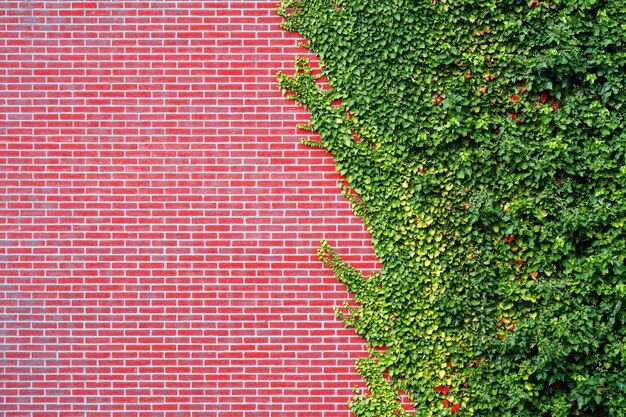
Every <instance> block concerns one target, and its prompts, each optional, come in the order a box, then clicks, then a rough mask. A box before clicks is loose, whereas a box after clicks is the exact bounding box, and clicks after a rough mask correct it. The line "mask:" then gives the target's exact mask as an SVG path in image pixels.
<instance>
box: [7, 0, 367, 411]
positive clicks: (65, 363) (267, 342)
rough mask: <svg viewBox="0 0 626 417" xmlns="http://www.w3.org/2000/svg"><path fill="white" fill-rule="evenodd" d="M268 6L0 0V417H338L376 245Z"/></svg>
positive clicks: (291, 39) (238, 1) (357, 350)
mask: <svg viewBox="0 0 626 417" xmlns="http://www.w3.org/2000/svg"><path fill="white" fill-rule="evenodd" d="M276 2H277V0H272V1H252V0H251V1H244V0H231V1H217V0H210V1H166V0H152V1H148V0H144V1H105V0H103V1H61V0H49V1H34V0H32V1H19V2H18V1H9V0H3V1H1V2H0V368H1V370H0V414H1V415H6V416H10V417H16V416H38V415H42V416H43V415H45V416H48V415H60V416H105V415H106V416H109V415H119V416H160V415H168V416H169V415H176V416H177V415H180V416H184V415H197V416H207V417H210V416H224V417H227V416H242V415H244V416H259V417H260V416H296V415H298V416H326V417H329V416H343V417H346V416H349V415H350V413H349V411H348V407H347V402H348V401H349V399H350V397H351V396H352V392H351V387H352V386H353V385H354V384H356V383H358V381H359V376H358V375H357V374H356V372H355V370H354V361H355V360H356V358H358V357H360V356H365V344H364V342H363V341H362V340H360V339H359V338H357V337H356V336H354V335H353V332H352V331H351V330H346V329H344V328H343V325H342V324H341V323H340V322H339V321H338V320H337V319H336V318H335V317H334V314H333V311H332V308H333V306H335V305H340V304H341V302H342V301H343V300H344V299H346V298H348V294H347V293H346V291H345V288H344V287H343V286H342V285H340V284H338V283H337V282H336V281H335V278H334V277H333V276H332V274H331V272H330V271H329V270H327V269H325V268H324V267H323V266H322V265H321V263H320V262H319V261H318V260H317V258H316V256H315V251H316V249H317V248H318V246H319V240H320V239H322V238H326V239H328V240H329V241H330V242H331V243H332V244H333V246H334V247H335V248H336V249H337V250H338V251H339V252H340V253H341V254H342V255H344V256H345V258H346V259H347V260H350V261H351V262H352V263H353V264H354V265H356V266H357V267H359V268H360V269H362V270H364V271H371V270H374V269H376V268H377V267H378V265H377V263H376V260H375V258H374V256H373V254H372V252H371V249H370V241H369V235H368V233H367V232H366V230H365V229H364V227H363V225H362V223H361V222H360V221H359V220H358V219H356V218H355V217H354V215H353V214H352V212H351V210H350V208H349V205H348V203H347V202H346V201H345V200H344V199H343V198H342V197H341V196H340V194H339V191H338V188H337V181H338V180H339V179H340V178H339V176H338V174H337V173H335V171H334V166H333V164H332V160H331V158H330V157H329V156H328V155H327V154H326V153H325V152H323V151H321V150H313V149H309V148H306V147H303V146H301V145H299V144H298V142H297V139H298V138H299V137H300V136H302V135H303V134H305V132H299V131H297V129H296V127H295V125H296V123H298V122H305V121H306V120H307V119H308V116H307V114H306V113H305V111H304V110H303V109H301V108H299V107H297V106H295V105H294V104H293V103H292V102H290V101H288V100H286V99H285V98H284V97H283V96H282V95H281V93H280V91H278V89H277V87H276V82H275V74H276V71H278V70H283V71H286V72H290V71H292V68H293V61H294V58H295V57H296V56H297V55H305V54H306V51H305V50H304V49H302V48H300V47H299V46H298V45H297V43H298V38H297V36H296V35H294V34H289V33H285V32H283V31H282V30H280V29H279V23H280V19H279V18H278V17H277V16H276V15H275V12H274V9H275V7H276Z"/></svg>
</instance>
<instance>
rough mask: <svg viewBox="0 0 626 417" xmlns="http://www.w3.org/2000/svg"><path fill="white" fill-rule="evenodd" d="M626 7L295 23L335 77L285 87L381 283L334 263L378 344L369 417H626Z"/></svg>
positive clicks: (360, 327) (443, 3)
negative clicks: (338, 181)
mask: <svg viewBox="0 0 626 417" xmlns="http://www.w3.org/2000/svg"><path fill="white" fill-rule="evenodd" d="M625 7H626V4H625V3H624V1H623V0H523V1H520V0H507V1H503V0H488V1H484V0H481V1H478V0H457V1H452V0H387V1H379V0H283V2H282V3H281V5H280V6H279V8H278V13H279V14H280V15H281V16H283V17H284V19H285V20H284V24H283V26H284V28H285V29H286V30H289V31H296V32H298V33H299V34H301V35H302V37H303V38H304V39H305V42H304V43H303V44H304V45H305V46H306V47H307V48H308V49H310V50H311V51H313V52H314V53H315V54H317V55H318V56H319V58H320V69H321V73H320V75H315V74H316V72H319V71H313V69H312V68H311V66H310V65H309V63H308V61H307V60H305V59H302V58H300V59H298V60H297V61H296V70H295V74H294V75H293V76H287V75H285V74H279V75H278V82H279V85H280V87H281V88H282V89H283V90H284V91H285V92H287V93H288V97H290V98H292V99H294V100H296V101H297V102H299V103H300V104H302V105H304V106H306V107H307V108H308V109H309V110H310V113H311V121H310V125H308V126H306V127H307V128H308V129H310V130H313V131H315V132H318V133H319V136H320V138H321V141H313V140H310V139H309V140H303V143H305V144H308V145H310V146H314V147H319V148H323V149H325V150H327V151H328V152H330V153H331V154H332V155H333V158H334V161H335V162H336V165H337V169H338V171H339V172H340V173H341V174H342V175H344V176H345V178H346V180H347V184H345V185H344V186H343V194H344V195H345V196H346V197H347V198H348V199H349V200H350V201H351V202H352V205H353V208H354V211H355V213H356V214H357V215H359V216H360V217H362V218H363V220H364V222H365V224H366V225H367V227H368V229H369V230H370V231H371V234H372V243H373V247H374V250H375V253H376V255H377V256H378V258H379V259H380V261H381V265H382V269H381V271H380V273H377V274H373V275H371V276H367V277H365V276H363V275H362V274H361V273H359V272H358V271H356V270H355V269H354V268H352V267H351V266H349V265H347V264H346V263H345V262H343V260H341V258H340V257H339V256H338V255H337V253H335V252H334V251H333V249H332V248H331V247H330V246H329V245H328V243H326V242H323V243H322V247H321V248H320V250H319V256H320V259H322V260H323V261H324V263H326V265H328V266H329V267H330V268H332V270H333V271H334V273H335V275H336V276H337V278H338V279H339V280H340V281H342V282H344V283H345V284H346V286H347V288H348V290H349V291H350V292H352V293H353V294H354V300H355V302H356V303H357V304H358V306H356V307H354V306H349V305H347V304H346V305H345V307H344V308H343V309H338V310H337V314H338V316H339V317H341V318H342V319H343V320H344V322H345V324H346V325H347V326H349V327H353V328H354V329H355V331H356V332H357V333H358V334H359V335H361V336H363V337H364V338H365V339H366V340H367V341H368V342H369V344H370V355H369V357H367V358H364V359H362V360H360V361H359V362H358V365H357V369H358V371H359V373H360V374H361V376H362V377H363V380H364V381H365V384H366V387H367V389H358V388H355V389H356V391H357V392H356V394H355V397H354V399H353V400H352V401H351V403H350V407H351V409H352V411H353V412H354V413H355V415H356V416H358V417H360V416H391V415H408V414H411V413H413V414H415V415H416V416H420V417H421V416H446V415H451V414H456V415H459V416H476V417H480V416H489V417H491V416H529V417H537V416H551V417H566V416H577V415H593V416H614V415H623V413H624V410H626V380H625V378H624V374H623V372H624V367H625V366H626V345H625V342H626V329H625V327H624V324H625V323H626V310H625V309H624V306H623V301H622V300H624V299H625V296H626V265H625V255H626V230H625V228H624V225H625V223H626V198H625V197H626V196H625V189H626V188H625V186H626V132H625V131H624V124H625V120H624V113H625V111H626V107H625V106H624V103H625V101H626V75H625V74H626V14H624V13H623V10H624V8H625ZM322 76H324V77H326V78H327V80H328V83H329V84H330V86H331V87H332V88H331V89H322V88H321V87H320V86H319V83H318V81H319V78H320V77H322ZM400 391H401V392H403V393H405V394H406V396H407V397H408V399H409V401H410V403H411V405H412V408H413V410H405V409H404V408H403V406H402V405H401V401H400V394H399V392H400Z"/></svg>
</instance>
